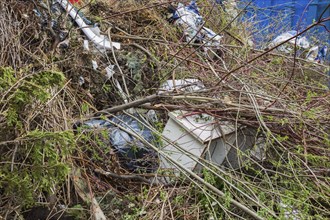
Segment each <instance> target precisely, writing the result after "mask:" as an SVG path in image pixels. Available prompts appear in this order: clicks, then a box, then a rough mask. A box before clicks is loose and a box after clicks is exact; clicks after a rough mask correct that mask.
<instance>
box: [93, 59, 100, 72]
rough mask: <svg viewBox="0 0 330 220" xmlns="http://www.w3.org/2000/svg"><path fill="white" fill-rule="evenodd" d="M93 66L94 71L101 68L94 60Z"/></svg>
mask: <svg viewBox="0 0 330 220" xmlns="http://www.w3.org/2000/svg"><path fill="white" fill-rule="evenodd" d="M92 65H93V69H94V70H97V68H98V67H99V66H98V65H97V62H96V61H95V60H92Z"/></svg>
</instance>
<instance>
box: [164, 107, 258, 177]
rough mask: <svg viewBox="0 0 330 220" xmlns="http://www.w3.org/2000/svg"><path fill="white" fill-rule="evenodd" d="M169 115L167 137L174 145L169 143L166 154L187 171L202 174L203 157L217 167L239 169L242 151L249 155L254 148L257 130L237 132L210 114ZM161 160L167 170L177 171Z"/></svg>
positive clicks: (178, 112) (226, 122)
mask: <svg viewBox="0 0 330 220" xmlns="http://www.w3.org/2000/svg"><path fill="white" fill-rule="evenodd" d="M168 115H169V120H168V122H167V124H166V126H165V128H164V131H163V136H164V137H166V138H167V139H169V140H170V141H171V144H165V146H164V148H163V151H164V152H165V153H168V155H169V156H170V157H171V158H172V159H173V160H175V161H177V162H179V163H181V164H182V165H183V166H184V167H185V168H187V169H190V170H194V171H197V172H198V171H200V168H201V167H200V166H198V163H197V161H198V160H199V158H203V159H206V160H209V161H211V162H214V163H215V164H217V165H226V166H227V167H232V168H238V167H239V166H240V164H241V161H242V158H243V157H242V156H239V155H240V153H239V151H242V152H246V151H247V150H248V149H252V147H253V146H254V143H255V130H254V129H249V128H246V127H244V128H238V129H235V126H234V125H233V124H232V123H230V122H228V121H220V122H216V121H215V120H214V118H213V117H212V116H210V115H208V114H196V113H193V112H186V111H174V112H170V113H169V114H168ZM178 148H181V149H183V150H184V151H185V152H189V153H184V152H182V150H179V149H178ZM238 149H239V150H238ZM189 154H191V155H189ZM161 161H162V164H161V166H162V167H163V168H175V166H174V165H173V164H171V163H168V162H167V161H166V160H165V159H162V160H161Z"/></svg>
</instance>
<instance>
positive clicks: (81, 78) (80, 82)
mask: <svg viewBox="0 0 330 220" xmlns="http://www.w3.org/2000/svg"><path fill="white" fill-rule="evenodd" d="M78 84H79V86H82V85H84V84H85V79H84V77H83V76H79V79H78Z"/></svg>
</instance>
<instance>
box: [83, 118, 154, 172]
mask: <svg viewBox="0 0 330 220" xmlns="http://www.w3.org/2000/svg"><path fill="white" fill-rule="evenodd" d="M138 120H140V121H145V120H144V119H142V118H141V117H140V116H139V115H138V114H134V115H133V117H132V116H130V115H125V114H121V115H118V116H114V117H110V118H108V120H89V121H86V122H84V123H83V125H84V127H86V126H87V127H89V128H91V129H93V128H94V129H95V128H106V129H107V131H108V134H109V139H108V142H109V145H110V146H111V147H112V148H113V149H114V152H115V153H116V154H117V155H118V158H119V161H120V163H121V165H122V166H123V167H125V168H126V169H127V170H129V171H132V172H141V171H143V172H154V171H156V169H157V168H158V165H159V162H158V155H157V153H156V152H155V151H154V150H152V149H150V148H148V147H146V146H145V144H144V143H143V142H142V141H141V140H140V139H137V138H135V137H134V136H133V135H131V134H129V133H128V132H127V131H125V129H126V130H128V131H129V132H132V133H135V134H136V135H138V136H140V137H142V138H143V139H144V140H145V141H147V142H149V143H152V144H157V141H156V138H155V137H154V135H153V133H152V131H151V130H150V129H149V128H147V127H146V126H145V125H143V124H142V123H140V122H139V121H138Z"/></svg>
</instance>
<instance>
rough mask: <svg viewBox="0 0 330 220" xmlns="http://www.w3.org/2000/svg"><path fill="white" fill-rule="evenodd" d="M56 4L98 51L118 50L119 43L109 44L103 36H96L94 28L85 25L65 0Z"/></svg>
mask: <svg viewBox="0 0 330 220" xmlns="http://www.w3.org/2000/svg"><path fill="white" fill-rule="evenodd" d="M57 2H58V3H59V4H60V5H61V6H62V7H63V8H64V9H65V10H66V11H67V12H68V13H69V14H70V16H71V18H73V19H74V20H75V22H76V23H77V25H78V26H79V27H80V28H81V30H82V31H83V32H84V34H85V35H86V36H87V38H88V39H89V40H90V41H92V42H93V43H94V44H96V46H97V47H98V48H99V49H107V50H110V49H112V47H114V48H116V49H120V43H118V42H110V41H109V39H107V37H106V36H104V35H97V34H96V33H95V30H93V29H95V27H94V28H93V27H92V28H91V27H90V26H89V25H88V24H86V23H85V21H84V17H83V16H81V15H80V14H79V13H78V12H77V10H76V9H75V7H73V5H72V4H71V3H69V2H68V1H67V0H57Z"/></svg>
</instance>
